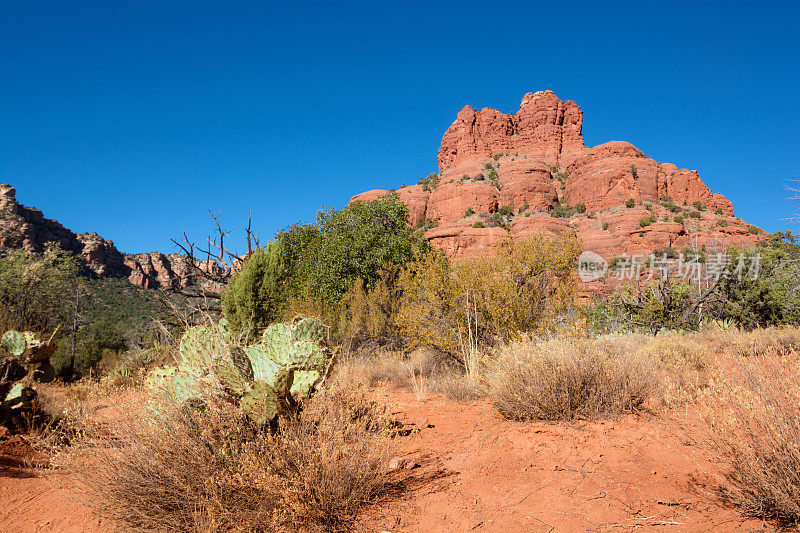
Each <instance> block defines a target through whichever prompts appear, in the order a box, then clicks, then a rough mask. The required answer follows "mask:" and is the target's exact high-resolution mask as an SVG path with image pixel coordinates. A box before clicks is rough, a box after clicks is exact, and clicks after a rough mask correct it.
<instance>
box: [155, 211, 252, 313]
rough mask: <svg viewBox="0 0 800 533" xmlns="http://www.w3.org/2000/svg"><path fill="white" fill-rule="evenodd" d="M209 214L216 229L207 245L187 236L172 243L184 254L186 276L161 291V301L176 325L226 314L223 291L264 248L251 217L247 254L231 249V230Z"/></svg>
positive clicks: (248, 218) (249, 216) (248, 227)
mask: <svg viewBox="0 0 800 533" xmlns="http://www.w3.org/2000/svg"><path fill="white" fill-rule="evenodd" d="M209 213H210V214H211V218H212V219H213V220H214V229H213V230H212V233H211V234H209V235H208V236H207V237H206V239H205V243H204V244H198V243H197V242H195V241H193V240H191V239H190V238H189V235H188V234H187V233H186V232H184V233H183V236H182V238H180V239H170V240H171V241H172V243H173V244H174V245H175V246H177V247H178V249H179V250H180V251H181V255H182V258H181V260H182V262H183V265H184V269H183V272H180V273H178V272H176V277H175V279H173V281H172V285H171V286H170V287H169V288H168V289H162V291H161V301H162V303H163V304H164V305H165V307H166V308H167V311H168V312H169V314H170V315H171V316H172V317H173V321H172V322H174V325H183V326H186V325H192V324H198V323H203V322H207V321H208V320H209V319H213V318H216V317H218V316H219V315H220V314H221V313H222V305H221V298H222V291H223V290H224V289H225V287H226V286H227V285H228V282H229V281H230V279H231V277H232V276H233V274H234V273H235V272H236V271H238V270H239V269H240V268H241V266H242V264H243V263H244V261H245V259H247V257H249V256H250V254H252V253H253V252H254V251H256V250H257V249H258V248H260V247H261V242H260V239H259V234H258V233H257V232H253V229H252V214H251V213H248V215H247V227H246V228H245V238H246V241H247V252H246V253H245V254H238V253H235V252H234V251H232V250H231V249H230V248H228V246H227V245H226V244H225V238H226V237H227V236H228V235H230V233H231V230H225V229H223V228H222V225H221V224H220V220H219V214H214V213H213V212H212V211H209ZM176 297H177V298H176ZM176 300H177V302H180V303H177V302H176Z"/></svg>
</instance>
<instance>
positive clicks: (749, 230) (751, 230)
mask: <svg viewBox="0 0 800 533" xmlns="http://www.w3.org/2000/svg"><path fill="white" fill-rule="evenodd" d="M747 233H750V234H751V235H758V234H759V233H761V230H760V229H758V227H757V226H748V228H747Z"/></svg>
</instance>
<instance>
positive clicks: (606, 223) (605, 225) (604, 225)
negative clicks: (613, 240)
mask: <svg viewBox="0 0 800 533" xmlns="http://www.w3.org/2000/svg"><path fill="white" fill-rule="evenodd" d="M607 229H608V222H603V231H605V230H607Z"/></svg>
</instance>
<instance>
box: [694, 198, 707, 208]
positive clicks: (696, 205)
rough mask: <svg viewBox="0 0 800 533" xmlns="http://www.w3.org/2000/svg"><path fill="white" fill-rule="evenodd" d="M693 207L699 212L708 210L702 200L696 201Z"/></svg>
mask: <svg viewBox="0 0 800 533" xmlns="http://www.w3.org/2000/svg"><path fill="white" fill-rule="evenodd" d="M692 206H693V207H694V208H695V209H697V210H698V211H705V210H706V205H705V204H704V203H703V202H701V201H700V200H695V201H694V202H692Z"/></svg>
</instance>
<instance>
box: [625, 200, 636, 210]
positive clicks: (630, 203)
mask: <svg viewBox="0 0 800 533" xmlns="http://www.w3.org/2000/svg"><path fill="white" fill-rule="evenodd" d="M635 205H636V200H634V199H633V198H628V199H627V200H625V207H627V208H628V209H630V208H631V207H633V206H635Z"/></svg>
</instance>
